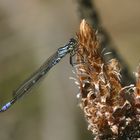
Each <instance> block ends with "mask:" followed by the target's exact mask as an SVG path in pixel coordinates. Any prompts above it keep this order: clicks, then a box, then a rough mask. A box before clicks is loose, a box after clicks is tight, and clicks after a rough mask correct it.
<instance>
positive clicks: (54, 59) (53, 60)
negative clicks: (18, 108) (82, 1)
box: [0, 38, 77, 112]
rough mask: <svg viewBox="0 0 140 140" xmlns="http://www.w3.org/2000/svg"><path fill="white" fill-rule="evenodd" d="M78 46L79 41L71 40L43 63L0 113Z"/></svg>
mask: <svg viewBox="0 0 140 140" xmlns="http://www.w3.org/2000/svg"><path fill="white" fill-rule="evenodd" d="M76 45H77V41H76V40H75V39H74V38H72V39H70V41H69V43H68V44H66V45H64V46H63V47H60V48H59V49H58V50H57V51H56V52H55V53H54V54H53V55H52V56H50V57H49V58H48V59H47V60H46V61H45V62H44V63H43V65H42V66H41V67H40V68H39V69H38V70H37V71H35V72H34V73H33V74H32V75H31V76H30V77H29V78H28V79H27V80H25V81H24V82H23V83H22V84H21V85H20V86H19V87H18V88H17V89H16V90H15V91H14V92H13V98H12V99H11V100H10V101H9V102H8V103H6V104H5V105H4V106H3V107H2V108H1V110H0V112H4V111H6V110H7V109H8V108H10V107H11V106H12V105H13V104H14V103H15V102H16V101H17V100H19V99H20V98H21V97H22V96H23V95H25V94H27V93H28V92H29V91H30V90H31V89H32V87H34V86H35V85H36V84H37V83H38V82H39V81H40V80H41V79H42V78H43V77H44V76H45V75H46V74H47V73H48V71H49V70H50V69H51V68H52V67H53V66H54V65H56V64H57V63H58V62H59V61H60V60H61V59H62V58H63V57H64V56H65V55H66V54H68V53H70V52H72V51H73V50H74V49H75V48H76Z"/></svg>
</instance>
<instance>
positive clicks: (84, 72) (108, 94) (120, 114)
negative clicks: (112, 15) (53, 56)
mask: <svg viewBox="0 0 140 140" xmlns="http://www.w3.org/2000/svg"><path fill="white" fill-rule="evenodd" d="M77 38H78V42H79V45H78V49H77V52H76V63H77V65H76V66H75V69H76V76H77V77H78V83H79V86H80V94H81V103H80V104H81V105H80V106H81V108H82V109H83V111H84V113H85V117H86V119H87V122H88V125H89V127H88V129H89V130H91V131H92V132H93V134H95V135H96V138H95V139H117V138H121V137H122V138H123V137H124V135H126V134H127V137H128V138H132V137H134V129H135V130H136V131H137V132H139V130H140V126H139V125H138V124H139V123H140V119H139V118H140V98H139V97H140V68H139V70H138V73H137V83H136V87H135V88H134V87H133V86H130V87H122V85H121V83H120V79H121V74H120V66H119V63H118V61H117V60H116V59H111V60H110V61H109V62H105V61H104V58H103V56H102V55H103V54H102V51H103V50H101V48H100V44H99V41H98V40H97V35H96V33H95V31H94V30H93V29H92V28H91V27H90V25H89V24H88V23H87V22H86V21H85V20H82V22H81V24H80V31H79V33H78V34H77ZM134 89H135V90H134ZM130 127H131V129H130ZM132 133H133V134H132ZM138 134H139V135H140V133H135V135H138Z"/></svg>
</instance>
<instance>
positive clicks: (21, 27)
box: [0, 0, 140, 140]
mask: <svg viewBox="0 0 140 140" xmlns="http://www.w3.org/2000/svg"><path fill="white" fill-rule="evenodd" d="M94 2H95V4H96V7H97V9H98V13H99V14H100V17H101V20H102V24H103V26H104V27H105V28H106V30H107V31H108V33H109V34H110V35H111V37H112V39H113V40H112V41H113V42H114V44H115V45H116V48H117V50H118V51H119V53H120V54H121V55H122V56H123V58H124V59H125V60H126V62H127V63H128V65H129V67H130V70H131V71H132V72H134V71H136V67H137V66H138V64H139V62H140V61H139V60H140V56H139V52H140V47H139V46H140V1H139V0H129V1H128V0H123V1H122V0H117V1H112V0H108V1H104V0H94ZM77 6H78V3H77V1H76V0H59V1H58V0H1V1H0V105H2V104H4V103H5V102H7V101H9V99H10V98H11V96H12V91H13V89H16V87H17V86H18V85H19V84H20V83H21V82H22V81H23V80H24V79H26V78H27V77H28V76H29V75H30V74H31V73H32V72H33V71H34V70H36V69H37V68H38V67H39V66H40V65H41V64H42V63H43V62H44V61H45V60H46V59H47V58H48V57H49V56H50V55H51V54H53V53H54V52H55V51H56V49H57V48H58V47H61V46H62V45H64V44H65V43H66V42H68V40H69V39H70V38H71V37H74V36H75V33H76V32H77V31H78V30H79V23H80V19H79V13H78V8H77ZM71 76H72V77H74V76H75V75H74V74H73V73H72V67H71V66H70V65H69V56H67V57H66V58H65V59H63V60H62V61H61V62H60V63H59V64H58V65H57V66H55V67H54V68H53V69H52V70H51V71H50V72H49V74H48V75H47V77H46V78H45V79H44V80H43V81H42V82H41V83H40V84H39V85H38V86H37V87H36V88H34V89H33V90H32V91H31V92H30V93H29V94H30V95H28V96H26V97H24V98H23V99H22V100H21V101H19V102H18V103H16V104H15V105H14V106H13V107H12V108H11V109H9V110H8V111H7V112H5V113H1V114H0V140H88V139H92V138H91V133H90V132H88V131H87V125H86V122H85V120H84V115H83V112H82V111H81V110H80V108H79V107H78V101H77V99H76V94H77V93H78V92H79V91H78V88H77V87H76V85H75V84H74V81H72V80H69V77H71Z"/></svg>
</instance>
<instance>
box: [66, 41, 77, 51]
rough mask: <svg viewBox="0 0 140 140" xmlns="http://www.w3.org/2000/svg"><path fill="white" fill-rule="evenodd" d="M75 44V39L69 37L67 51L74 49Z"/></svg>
mask: <svg viewBox="0 0 140 140" xmlns="http://www.w3.org/2000/svg"><path fill="white" fill-rule="evenodd" d="M76 45H77V40H76V39H74V38H71V39H70V41H69V45H68V51H69V52H71V51H73V50H74V49H75V47H76Z"/></svg>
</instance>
